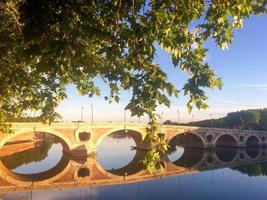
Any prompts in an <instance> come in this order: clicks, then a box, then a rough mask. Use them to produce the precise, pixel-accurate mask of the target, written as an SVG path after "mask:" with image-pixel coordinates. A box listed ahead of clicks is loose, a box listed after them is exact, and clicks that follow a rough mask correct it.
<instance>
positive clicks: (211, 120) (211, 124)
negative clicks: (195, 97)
mask: <svg viewBox="0 0 267 200" xmlns="http://www.w3.org/2000/svg"><path fill="white" fill-rule="evenodd" d="M210 126H211V127H213V117H212V114H211V113H210Z"/></svg>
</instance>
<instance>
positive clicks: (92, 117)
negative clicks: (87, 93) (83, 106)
mask: <svg viewBox="0 0 267 200" xmlns="http://www.w3.org/2000/svg"><path fill="white" fill-rule="evenodd" d="M91 112H92V115H91V124H93V123H94V105H93V104H91Z"/></svg>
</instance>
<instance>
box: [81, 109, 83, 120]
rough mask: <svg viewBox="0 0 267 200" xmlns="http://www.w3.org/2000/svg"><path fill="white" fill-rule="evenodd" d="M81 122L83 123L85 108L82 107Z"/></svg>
mask: <svg viewBox="0 0 267 200" xmlns="http://www.w3.org/2000/svg"><path fill="white" fill-rule="evenodd" d="M81 122H83V106H82V109H81Z"/></svg>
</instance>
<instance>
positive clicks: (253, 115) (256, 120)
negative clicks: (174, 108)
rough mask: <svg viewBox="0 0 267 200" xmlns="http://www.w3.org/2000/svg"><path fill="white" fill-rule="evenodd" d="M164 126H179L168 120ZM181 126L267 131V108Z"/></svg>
mask: <svg viewBox="0 0 267 200" xmlns="http://www.w3.org/2000/svg"><path fill="white" fill-rule="evenodd" d="M164 124H169V125H178V124H177V123H175V122H172V121H170V120H167V121H165V122H164ZM179 125H187V126H200V127H216V128H238V129H246V130H267V108H263V109H249V110H241V111H237V112H231V113H228V114H227V115H226V116H225V117H222V118H218V119H207V120H202V121H196V122H189V123H183V124H179Z"/></svg>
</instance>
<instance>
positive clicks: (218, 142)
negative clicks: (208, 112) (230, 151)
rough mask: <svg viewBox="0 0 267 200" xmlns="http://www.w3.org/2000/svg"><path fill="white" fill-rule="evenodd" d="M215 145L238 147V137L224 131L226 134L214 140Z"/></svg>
mask: <svg viewBox="0 0 267 200" xmlns="http://www.w3.org/2000/svg"><path fill="white" fill-rule="evenodd" d="M230 140H231V141H230ZM229 141H230V142H231V144H230V145H229ZM214 145H215V146H225V147H229V146H230V147H238V139H237V138H236V137H235V136H233V135H231V134H229V133H224V134H220V135H218V136H217V137H216V139H215V141H214Z"/></svg>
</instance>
